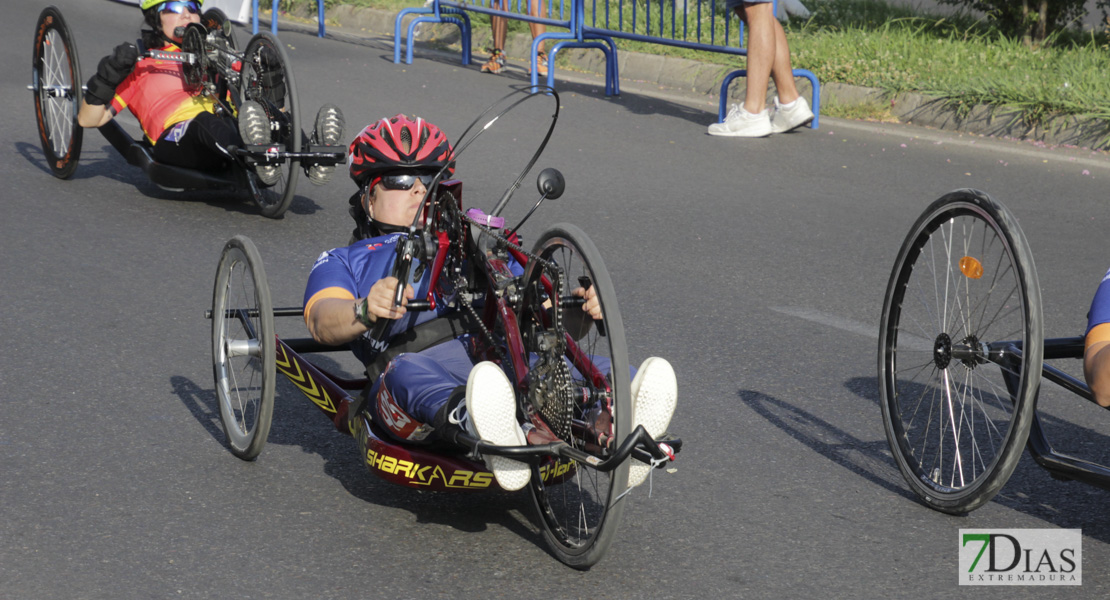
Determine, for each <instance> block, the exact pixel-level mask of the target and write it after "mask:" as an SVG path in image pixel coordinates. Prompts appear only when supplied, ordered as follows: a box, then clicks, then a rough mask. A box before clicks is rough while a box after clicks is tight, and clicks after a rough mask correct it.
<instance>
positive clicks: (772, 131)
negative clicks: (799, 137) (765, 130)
mask: <svg viewBox="0 0 1110 600" xmlns="http://www.w3.org/2000/svg"><path fill="white" fill-rule="evenodd" d="M813 119H814V116H813V115H810V116H809V118H808V119H803V120H802V122H800V123H798V124H797V125H791V126H789V127H785V128H782V129H779V128H778V127H775V124H774V123H771V133H786V132H788V131H794V130H795V129H797V128H799V127H803V126H805V125H809V124H810V123H812V122H813Z"/></svg>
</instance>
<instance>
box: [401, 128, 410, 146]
mask: <svg viewBox="0 0 1110 600" xmlns="http://www.w3.org/2000/svg"><path fill="white" fill-rule="evenodd" d="M401 147H402V150H403V151H404V152H411V151H412V133H411V132H409V128H408V127H402V128H401Z"/></svg>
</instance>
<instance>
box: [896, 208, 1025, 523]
mask: <svg viewBox="0 0 1110 600" xmlns="http://www.w3.org/2000/svg"><path fill="white" fill-rule="evenodd" d="M1043 356H1044V331H1043V326H1042V318H1041V295H1040V285H1039V284H1038V282H1037V273H1036V268H1035V266H1034V264H1033V255H1032V253H1031V251H1030V249H1029V244H1028V243H1027V242H1026V240H1025V235H1024V234H1023V233H1022V231H1021V227H1020V226H1019V225H1018V222H1017V219H1016V218H1014V216H1013V214H1012V213H1010V211H1009V210H1008V209H1006V207H1005V206H1003V205H1002V204H1000V203H998V202H996V201H995V200H993V199H991V198H990V197H989V196H987V195H986V194H984V193H983V192H979V191H976V190H958V191H954V192H952V193H949V194H947V195H945V196H943V197H942V198H940V199H939V200H937V201H935V202H933V204H932V205H930V206H929V208H928V209H926V210H925V213H924V214H922V215H921V217H920V218H918V220H917V222H916V223H914V226H913V228H912V229H911V230H910V233H909V235H908V236H907V237H906V240H905V242H904V243H903V244H902V248H901V250H900V251H899V253H898V258H897V261H896V262H895V265H894V270H893V272H892V273H891V276H890V281H889V284H888V286H887V291H886V296H885V300H884V304H883V313H882V324H881V328H880V337H879V390H880V399H881V401H880V404H881V406H882V414H883V422H884V425H885V429H886V435H887V440H888V441H889V443H890V448H891V452H892V453H893V455H894V458H895V460H896V462H897V463H898V468H899V469H900V470H901V472H902V475H903V476H904V477H905V479H906V481H907V482H908V483H909V485H910V487H911V488H912V489H913V491H914V493H916V494H917V495H918V496H919V497H921V498H922V499H923V500H924V501H925V503H926V504H927V505H928V506H930V507H931V508H934V509H936V510H939V511H942V512H947V513H953V514H960V513H966V512H969V511H971V510H974V509H975V508H977V507H979V506H981V505H983V504H984V503H986V502H988V501H989V500H990V499H991V498H992V497H994V495H995V494H996V493H998V491H999V490H1000V489H1001V488H1002V486H1003V485H1004V484H1005V483H1006V481H1007V480H1008V479H1009V477H1010V475H1011V474H1012V473H1013V471H1014V468H1015V467H1016V466H1017V462H1018V459H1019V458H1020V457H1021V452H1022V449H1023V447H1024V446H1025V443H1026V440H1027V439H1028V437H1029V428H1030V425H1031V423H1032V419H1033V416H1034V412H1035V410H1036V399H1037V390H1038V386H1039V385H1040V377H1041V363H1042V360H1043Z"/></svg>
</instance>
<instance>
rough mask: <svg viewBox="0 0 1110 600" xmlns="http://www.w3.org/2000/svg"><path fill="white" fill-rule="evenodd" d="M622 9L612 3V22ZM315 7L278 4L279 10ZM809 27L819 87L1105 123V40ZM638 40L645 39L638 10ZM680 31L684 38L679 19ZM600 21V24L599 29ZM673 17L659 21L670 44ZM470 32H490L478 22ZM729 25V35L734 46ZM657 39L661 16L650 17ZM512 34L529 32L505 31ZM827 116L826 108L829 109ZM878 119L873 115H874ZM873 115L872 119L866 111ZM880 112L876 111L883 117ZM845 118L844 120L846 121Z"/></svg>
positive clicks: (873, 25) (927, 25)
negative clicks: (921, 96)
mask: <svg viewBox="0 0 1110 600" xmlns="http://www.w3.org/2000/svg"><path fill="white" fill-rule="evenodd" d="M326 1H327V4H328V5H329V6H330V5H332V4H336V3H340V2H342V3H345V4H355V5H360V6H370V7H374V8H380V9H384V10H390V11H396V10H400V9H401V8H403V7H406V6H414V5H419V4H422V2H420V0H326ZM618 1H619V0H610V2H611V10H612V14H613V15H614V17H612V18H613V19H614V21H613V22H614V23H615V15H616V14H617V12H618V11H620V10H621V9H620V8H618V4H617V3H618ZM306 3H307V4H310V5H311V6H313V7H314V6H315V1H314V0H283V6H285V5H293V4H306ZM805 4H806V6H807V8H809V9H810V10H811V11H812V13H813V14H812V15H811V16H810V18H808V19H805V20H802V19H791V21H790V22H789V23H788V24H787V25H786V29H787V38H788V39H789V42H790V49H791V54H792V60H793V62H794V67H795V68H802V69H809V70H810V71H813V72H814V73H815V74H816V75H817V77H818V78H819V79H820V80H821V81H822V82H825V83H827V82H841V83H847V84H853V85H860V86H867V87H874V88H879V89H882V90H885V91H888V92H922V93H926V94H930V95H933V96H937V97H941V98H944V99H947V101H948V102H949V103H950V104H951V105H953V106H954V107H955V108H961V107H967V108H970V107H971V106H973V105H976V104H993V105H997V106H1010V107H1016V108H1018V109H1020V110H1021V111H1022V112H1023V113H1024V115H1025V116H1026V118H1027V120H1028V121H1029V122H1031V123H1036V122H1038V121H1039V120H1041V119H1043V118H1044V117H1046V116H1049V115H1054V114H1068V115H1080V116H1094V117H1098V118H1101V119H1106V120H1110V77H1107V73H1110V36H1108V34H1107V32H1106V31H1103V32H1098V33H1095V32H1079V31H1075V30H1062V31H1057V32H1056V33H1054V34H1052V35H1049V36H1048V37H1047V38H1046V39H1045V40H1044V41H1043V43H1039V44H1029V43H1028V40H1026V39H1023V38H1022V37H1021V36H1020V35H1018V36H1014V35H1009V36H1008V35H1006V34H1005V32H1004V31H1003V30H1002V29H1000V28H999V27H997V26H996V24H992V22H991V21H983V20H976V19H973V18H971V17H967V16H963V15H959V14H957V15H955V16H949V17H942V16H939V15H928V14H922V13H921V12H919V11H914V10H911V9H908V8H899V7H892V6H890V5H888V4H886V3H885V2H883V0H806V2H805ZM631 5H632V0H626V1H625V2H624V3H623V11H624V14H625V29H626V30H629V28H630V22H631V12H630V10H631V8H630V7H631ZM639 13H640V14H639V16H638V19H639V22H638V23H637V25H636V31H637V32H643V31H644V27H645V25H644V15H643V5H640V7H639ZM676 14H677V17H676V24H675V25H676V29H677V30H678V32H679V33H678V36H677V37H679V38H681V37H682V18H683V14H682V12H681V11H678V12H677V13H676ZM600 18H601V17H600V16H599V20H600ZM670 19H671V15H670V14H664V15H663V24H662V28H663V30H664V31H666V32H667V35H669V32H670V28H671V24H670ZM696 19H697V15H696V13H692V14H691V15H689V16H687V17H686V20H687V23H688V24H689V25H688V33H687V34H686V39H690V40H694V39H695V36H696V33H695V31H696V30H695V25H694V23H695V22H696ZM473 21H474V24H475V27H477V28H480V27H482V25H483V24H484V23H488V18H486V17H484V16H483V15H474V19H473ZM713 22H714V23H715V24H716V26H717V29H716V33H715V35H716V36H717V38H718V39H721V38H722V37H723V35H724V19H722V18H720V15H717V16H716V18H714V19H713ZM709 23H710V15H708V14H707V13H703V15H702V28H703V30H702V33H701V35H702V40H703V41H706V40H707V38H708V35H709V33H708V27H709ZM735 24H736V21H733V23H732V25H731V29H732V32H731V34H732V35H733V36H735ZM652 28H653V32H655V33H657V32H658V31H659V28H660V25H659V15H658V14H655V15H653V23H652ZM510 30H516V31H526V30H527V28H526V26H525V24H524V23H521V22H519V21H510ZM617 44H618V46H619V47H621V48H623V49H627V50H631V51H636V52H648V53H654V54H666V55H672V56H682V57H685V58H691V59H694V60H700V61H704V62H711V63H717V64H724V65H727V66H730V67H734V68H735V67H739V66H742V65H743V63H744V58H743V57H740V56H733V55H726V54H720V53H715V52H700V51H694V50H687V49H682V48H674V47H670V46H663V45H656V44H646V43H637V42H630V41H626V40H617ZM830 108H832V107H830ZM875 110H878V109H875ZM871 112H873V111H871ZM880 112H881V111H880ZM845 116H846V115H845Z"/></svg>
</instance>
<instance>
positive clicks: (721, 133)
mask: <svg viewBox="0 0 1110 600" xmlns="http://www.w3.org/2000/svg"><path fill="white" fill-rule="evenodd" d="M772 133H774V130H773V129H768V130H767V132H766V133H762V132H758V130H757V133H751V132H748V131H710V132H709V135H715V136H718V137H746V138H764V137H767V136H769V135H771V134H772Z"/></svg>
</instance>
